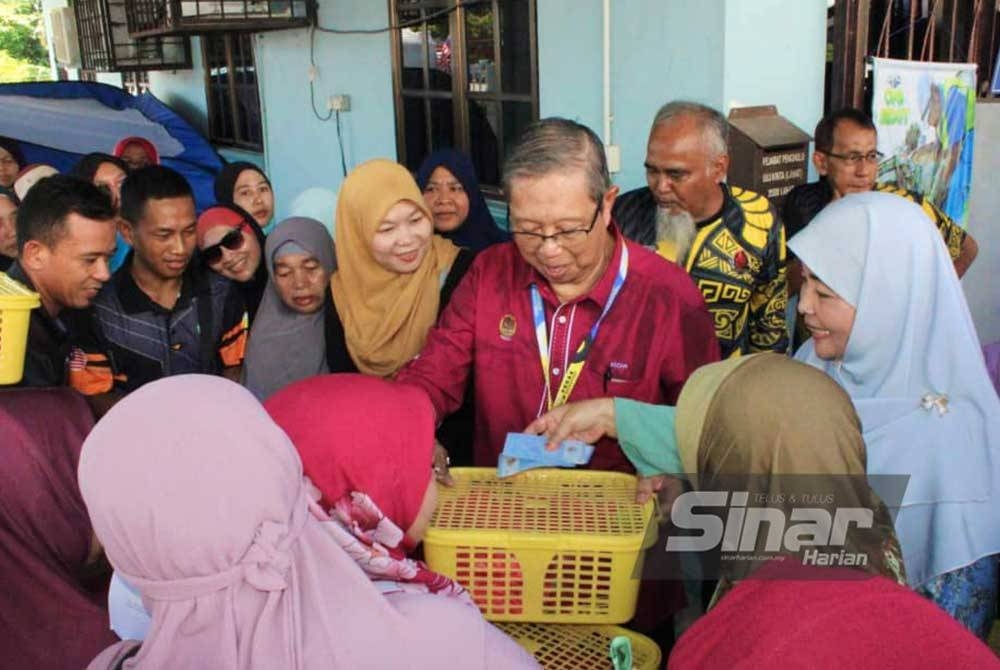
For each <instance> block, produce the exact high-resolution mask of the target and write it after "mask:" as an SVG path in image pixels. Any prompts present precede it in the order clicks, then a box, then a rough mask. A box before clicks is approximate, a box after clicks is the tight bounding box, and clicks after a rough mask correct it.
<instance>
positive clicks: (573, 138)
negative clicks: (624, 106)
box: [503, 117, 611, 202]
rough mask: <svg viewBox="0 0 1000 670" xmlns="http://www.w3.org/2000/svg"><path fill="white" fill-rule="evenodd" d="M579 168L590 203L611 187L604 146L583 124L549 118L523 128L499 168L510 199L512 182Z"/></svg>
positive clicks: (601, 196)
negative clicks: (584, 178)
mask: <svg viewBox="0 0 1000 670" xmlns="http://www.w3.org/2000/svg"><path fill="white" fill-rule="evenodd" d="M571 168H579V169H580V170H583V172H584V175H585V176H586V178H587V191H588V192H589V194H590V197H591V198H593V200H594V202H601V198H603V197H604V194H605V193H607V191H608V189H609V188H611V176H610V175H609V174H608V162H607V159H606V158H605V156H604V145H603V144H602V143H601V139H600V138H599V137H598V136H597V135H596V134H595V133H594V131H593V130H591V129H590V128H588V127H587V126H585V125H582V124H580V123H577V122H576V121H570V120H569V119H562V118H558V117H552V118H548V119H542V120H540V121H536V122H534V123H532V124H531V125H529V126H528V127H527V128H525V129H524V132H523V133H521V137H520V138H518V140H517V143H516V144H515V145H514V147H513V148H512V149H511V150H510V154H509V155H508V156H507V160H506V161H504V166H503V190H504V192H505V193H506V194H507V196H508V197H510V185H511V182H513V181H514V180H516V179H522V178H525V177H528V178H535V177H542V176H545V175H548V174H552V173H554V172H565V171H566V170H567V169H571Z"/></svg>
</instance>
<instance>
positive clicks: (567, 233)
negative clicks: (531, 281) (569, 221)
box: [507, 198, 604, 247]
mask: <svg viewBox="0 0 1000 670" xmlns="http://www.w3.org/2000/svg"><path fill="white" fill-rule="evenodd" d="M603 208H604V199H603V198H602V199H601V200H599V201H598V203H597V209H595V210H594V216H593V217H592V218H591V219H590V225H589V226H587V227H586V228H573V229H572V230H560V231H559V232H558V233H552V234H551V235H543V234H542V233H532V232H528V231H526V230H514V228H513V226H512V227H511V231H510V234H511V235H513V236H514V238H515V239H520V240H524V241H526V242H531V243H533V244H534V245H535V246H539V247H540V246H542V245H543V244H545V242H546V241H547V240H552V241H553V242H555V243H556V244H557V245H559V246H561V247H563V246H566V245H567V244H573V243H574V242H579V241H580V240H582V239H583V238H584V237H586V236H587V235H589V234H590V232H591V231H592V230H593V229H594V226H596V225H597V217H598V216H600V214H601V210H602V209H603ZM507 221H508V222H510V205H507Z"/></svg>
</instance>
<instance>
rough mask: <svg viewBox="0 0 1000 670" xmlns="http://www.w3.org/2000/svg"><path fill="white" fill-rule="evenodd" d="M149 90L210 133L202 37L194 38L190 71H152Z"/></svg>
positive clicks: (204, 131)
mask: <svg viewBox="0 0 1000 670" xmlns="http://www.w3.org/2000/svg"><path fill="white" fill-rule="evenodd" d="M149 90H150V91H152V93H153V95H155V96H156V97H157V98H159V99H160V100H162V101H163V103H164V104H167V105H169V106H170V107H171V108H173V110H174V111H175V112H177V113H178V114H180V115H181V116H183V117H184V118H185V119H186V120H187V121H188V123H190V124H191V125H192V126H194V127H195V128H197V129H198V130H200V131H201V132H202V134H206V135H207V134H208V101H207V100H206V99H205V69H204V61H203V60H202V57H201V38H199V37H192V38H191V69H190V70H162V71H157V72H150V73H149Z"/></svg>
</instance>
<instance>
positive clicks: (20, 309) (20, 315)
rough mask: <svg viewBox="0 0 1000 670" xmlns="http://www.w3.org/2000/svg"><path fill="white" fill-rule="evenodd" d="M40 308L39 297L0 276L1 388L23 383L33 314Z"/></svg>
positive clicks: (4, 276) (4, 275) (8, 278)
mask: <svg viewBox="0 0 1000 670" xmlns="http://www.w3.org/2000/svg"><path fill="white" fill-rule="evenodd" d="M40 304H41V301H40V300H39V298H38V294H37V293H35V292H34V291H30V290H28V288H27V287H26V286H24V285H23V284H20V283H18V282H16V281H14V280H13V279H11V278H10V277H8V276H7V275H6V274H4V273H3V272H0V384H16V383H18V382H19V381H21V377H22V376H23V375H24V354H25V350H26V349H27V347H28V323H29V321H30V317H31V310H33V309H34V308H36V307H38V306H39V305H40Z"/></svg>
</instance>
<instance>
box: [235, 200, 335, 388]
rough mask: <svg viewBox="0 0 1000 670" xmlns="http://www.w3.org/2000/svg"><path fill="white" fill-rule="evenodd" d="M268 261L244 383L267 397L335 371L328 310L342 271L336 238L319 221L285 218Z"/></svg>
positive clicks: (269, 241)
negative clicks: (329, 360) (329, 352)
mask: <svg viewBox="0 0 1000 670" xmlns="http://www.w3.org/2000/svg"><path fill="white" fill-rule="evenodd" d="M264 261H265V262H266V263H267V272H268V276H269V279H268V283H267V288H266V289H265V290H264V298H263V300H262V301H261V305H260V309H259V310H258V312H257V317H256V319H255V320H254V323H253V328H252V330H251V331H250V345H249V348H248V350H247V356H246V361H245V363H244V368H243V384H244V385H245V386H246V387H247V388H248V389H250V391H251V392H252V393H253V394H254V395H255V396H257V398H258V399H260V400H261V401H263V400H265V399H267V398H268V396H270V395H271V394H272V393H274V392H275V391H277V390H279V389H281V388H283V387H285V386H287V385H288V384H290V383H292V382H294V381H298V380H299V379H304V378H305V377H311V376H312V375H317V374H322V373H325V372H328V371H329V370H328V368H327V364H326V337H325V331H324V313H325V310H326V307H327V305H328V304H329V303H330V299H329V285H330V275H331V274H333V271H334V270H335V269H336V259H335V256H334V253H333V239H331V237H330V233H329V232H328V231H327V229H326V227H325V226H324V225H323V224H321V223H320V222H319V221H316V220H315V219H309V218H305V217H293V218H290V219H285V220H284V221H282V222H281V223H280V224H278V226H276V227H275V229H274V230H273V231H272V232H271V234H270V235H268V237H267V243H266V244H265V246H264Z"/></svg>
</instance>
